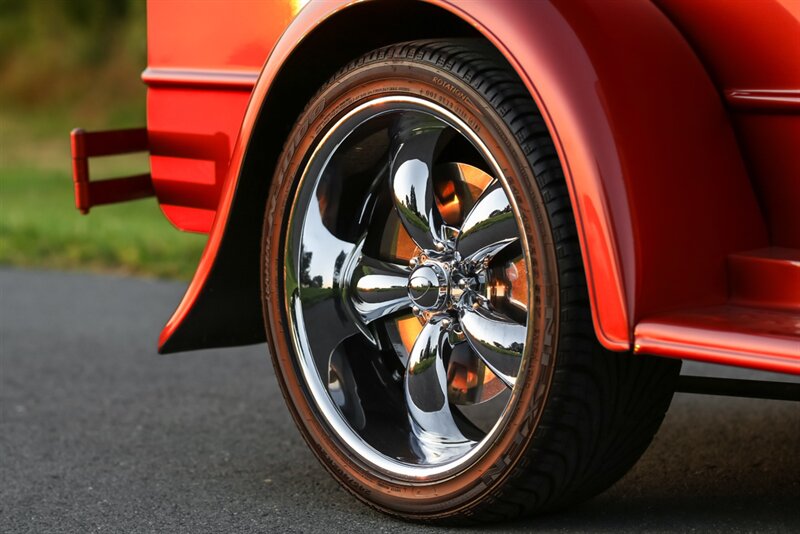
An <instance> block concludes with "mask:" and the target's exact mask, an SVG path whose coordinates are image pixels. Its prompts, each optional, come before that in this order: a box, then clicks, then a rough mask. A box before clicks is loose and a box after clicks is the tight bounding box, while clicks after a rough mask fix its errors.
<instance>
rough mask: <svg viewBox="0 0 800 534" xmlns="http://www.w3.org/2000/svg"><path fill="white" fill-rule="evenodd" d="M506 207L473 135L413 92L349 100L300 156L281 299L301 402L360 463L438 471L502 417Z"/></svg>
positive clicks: (519, 324) (509, 230)
mask: <svg viewBox="0 0 800 534" xmlns="http://www.w3.org/2000/svg"><path fill="white" fill-rule="evenodd" d="M517 221H518V219H517V217H516V216H515V211H514V207H513V205H512V203H511V201H510V200H509V195H508V193H507V191H506V189H505V188H504V186H503V177H502V176H501V174H500V172H499V170H498V167H497V163H496V162H495V161H494V159H493V157H492V156H491V154H489V153H488V152H487V151H486V148H485V147H484V146H483V144H482V142H481V141H480V139H478V138H477V137H476V136H474V135H473V134H472V133H471V132H470V131H469V128H468V127H467V126H466V125H465V124H464V123H463V122H462V121H461V120H460V119H458V118H457V117H456V116H455V115H453V114H452V113H450V112H449V111H447V110H446V109H444V108H442V107H441V106H438V105H436V104H434V103H431V102H428V101H425V100H422V99H419V98H414V97H409V96H402V97H384V98H379V99H374V100H371V101H369V102H366V103H364V104H363V105H361V106H358V107H356V108H354V109H353V110H351V111H350V112H349V113H347V114H346V115H344V116H343V117H342V118H340V119H339V120H338V121H337V122H336V124H335V125H333V126H332V128H331V129H330V130H329V131H328V133H327V135H326V138H325V141H324V143H323V144H321V145H320V146H319V148H318V149H317V150H316V151H315V152H314V153H313V155H312V156H311V158H310V159H309V160H308V162H307V164H306V167H305V169H304V171H303V178H302V181H301V183H300V187H299V188H298V191H297V193H296V195H295V197H294V199H293V203H292V216H291V218H290V221H289V227H288V240H287V247H286V251H285V260H284V261H285V273H286V274H285V283H286V299H287V303H286V305H287V308H288V309H289V310H290V324H291V329H292V335H293V339H294V342H295V343H296V347H295V348H296V350H297V352H298V354H299V360H300V361H299V364H300V366H301V368H302V371H303V377H304V379H305V380H306V381H307V383H308V386H309V389H310V391H311V392H312V393H313V395H314V400H315V402H316V403H317V404H318V405H319V408H320V411H321V412H322V413H323V414H324V415H325V417H326V418H327V423H328V424H329V425H330V426H331V427H332V428H334V429H336V431H337V433H338V434H339V435H340V437H341V438H342V439H343V440H344V441H345V442H346V443H347V444H348V446H349V447H351V448H352V449H353V450H354V451H356V452H357V453H359V454H360V455H361V456H362V459H363V460H364V461H366V462H368V463H370V464H373V465H375V466H378V467H381V468H383V469H386V470H387V471H389V472H393V473H396V474H406V475H409V476H419V475H422V474H424V473H425V469H426V468H432V467H436V468H438V470H440V471H441V470H442V469H443V468H446V467H448V465H449V464H452V463H454V462H458V461H461V460H464V459H465V458H467V457H468V456H469V455H470V454H471V453H473V452H474V451H476V450H478V449H480V445H481V443H482V442H484V441H485V440H486V437H487V436H488V435H490V434H491V431H492V429H493V428H495V427H496V426H497V423H498V422H499V421H500V420H501V419H502V416H503V414H504V412H505V408H506V406H507V404H508V401H509V399H510V398H511V393H512V391H513V388H514V383H515V380H516V378H517V375H518V374H519V371H520V368H521V366H522V364H523V356H524V354H525V350H524V349H525V340H526V336H527V330H528V327H527V315H528V314H527V307H526V303H527V300H528V280H527V276H526V272H527V269H526V267H525V265H526V261H525V257H524V252H523V247H522V245H521V240H520V236H521V227H520V225H519V223H518V222H517ZM376 389H378V390H380V389H382V390H383V392H382V394H376V393H378V392H377V391H376ZM387 399H393V401H394V402H391V403H390V402H387ZM478 405H485V406H480V407H479V408H477V409H476V407H477V406H478ZM388 436H391V439H387V437H388Z"/></svg>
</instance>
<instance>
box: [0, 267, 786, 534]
mask: <svg viewBox="0 0 800 534" xmlns="http://www.w3.org/2000/svg"><path fill="white" fill-rule="evenodd" d="M183 288H184V286H183V285H182V284H178V283H169V282H155V281H147V280H136V279H125V278H117V277H109V276H92V275H80V274H61V273H43V272H23V271H15V270H0V531H1V532H37V533H39V532H90V531H104V532H316V531H323V532H370V533H374V532H380V531H392V532H432V531H437V530H440V529H433V528H425V527H420V526H417V525H412V524H408V523H403V522H399V521H395V520H392V519H389V518H387V517H384V516H382V515H380V514H378V513H375V512H373V511H371V510H370V509H368V508H366V507H365V506H363V505H361V504H359V503H357V502H356V501H355V500H353V499H352V498H351V497H350V496H348V495H347V494H346V493H345V492H344V491H343V490H341V489H339V488H338V486H337V485H336V484H335V483H334V482H333V481H332V480H331V479H330V478H329V476H328V475H327V474H326V473H325V472H324V471H323V469H322V468H321V467H320V466H319V465H318V464H317V462H316V460H315V459H314V458H313V456H312V455H311V453H309V452H308V450H307V449H306V447H305V445H304V444H303V442H302V440H301V438H300V436H299V435H298V433H297V431H296V430H295V428H294V425H293V423H292V421H291V420H290V417H289V415H288V414H287V411H286V409H285V406H284V403H283V399H282V398H281V396H280V393H279V391H278V387H277V384H276V382H275V378H274V375H273V372H272V369H271V366H270V362H269V359H268V357H267V354H266V349H265V347H264V346H257V347H248V348H242V349H227V350H209V351H203V352H197V353H187V354H180V355H171V356H159V355H158V354H156V353H155V344H156V339H157V336H158V332H159V330H160V328H161V326H162V324H163V322H164V321H165V320H166V318H167V317H168V315H169V314H170V312H171V311H172V309H173V308H174V306H175V305H176V304H177V302H178V300H179V298H180V296H181V295H182V291H183ZM692 370H693V371H697V372H709V371H708V368H701V367H700V366H694V368H693V369H692ZM739 374H742V373H739ZM744 374H746V375H749V376H753V375H752V374H750V373H744ZM492 530H494V531H502V532H508V531H518V532H523V531H531V530H537V531H549V532H587V531H596V532H604V531H636V532H640V531H659V532H662V531H676V532H687V531H702V532H714V531H716V532H753V531H765V532H791V531H794V532H798V531H800V405H798V404H797V403H790V402H780V401H765V400H747V399H729V398H715V397H706V396H696V395H681V394H679V395H676V398H675V401H674V402H673V405H672V408H671V409H670V411H669V413H668V415H667V418H666V421H665V423H664V425H663V427H662V429H661V431H660V432H659V433H658V435H657V436H656V439H655V442H654V443H653V445H652V446H651V447H650V449H649V450H648V451H647V453H646V454H645V456H644V457H643V458H642V460H641V461H640V462H639V464H638V465H637V466H636V467H635V468H634V469H633V471H631V472H630V473H629V474H628V475H627V476H626V477H625V478H624V479H623V480H622V481H620V482H619V483H617V484H616V485H615V486H614V487H613V488H611V489H610V490H609V491H608V492H606V493H605V494H603V495H601V496H600V497H597V498H595V499H594V500H592V501H590V502H588V503H586V504H584V505H581V506H579V507H577V508H576V509H574V510H572V511H570V512H569V513H563V514H559V515H553V516H548V517H543V518H537V519H533V520H527V521H523V522H518V523H514V524H505V525H500V526H497V527H493V528H492V529H489V528H487V529H484V531H492ZM465 532H466V531H465Z"/></svg>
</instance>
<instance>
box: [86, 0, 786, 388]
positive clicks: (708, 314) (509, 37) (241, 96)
mask: <svg viewBox="0 0 800 534" xmlns="http://www.w3.org/2000/svg"><path fill="white" fill-rule="evenodd" d="M301 4H303V2H299V1H290V0H281V1H278V0H273V1H269V2H267V1H264V2H245V1H230V0H206V1H204V2H196V3H188V2H181V1H168V0H150V2H149V3H148V50H149V53H148V67H147V70H145V72H144V73H143V75H142V78H143V80H144V82H145V83H146V84H147V86H148V97H147V98H148V101H147V136H146V140H143V138H142V137H141V133H140V134H139V138H138V139H137V140H136V142H134V141H131V139H132V138H129V139H128V141H129V142H127V145H126V141H125V140H120V141H119V143H118V144H119V146H120V147H122V146H123V145H124V147H125V148H127V149H134V148H143V147H144V146H145V145H146V148H147V149H148V150H149V152H150V158H151V159H150V162H151V183H145V184H143V183H142V182H141V179H140V181H139V182H135V183H132V182H119V183H118V184H117V187H116V193H115V192H114V189H115V185H114V184H113V183H110V184H108V185H107V188H108V191H107V192H106V195H107V197H105V198H103V195H102V194H100V193H98V192H97V191H95V192H94V193H93V195H94V199H93V198H92V195H90V194H89V189H88V185H87V184H88V175H86V176H78V175H79V174H81V172H78V171H80V169H81V168H82V167H81V165H82V164H83V163H85V158H86V157H88V156H91V155H93V154H95V153H97V150H99V149H96V150H87V149H85V148H82V147H83V145H82V143H84V141H85V140H84V139H83V138H82V137H81V136H80V135H78V136H77V138H74V146H76V147H77V148H75V151H74V153H75V157H76V162H77V163H76V179H78V178H80V180H78V182H76V183H77V184H78V186H76V191H77V192H78V196H79V207H83V208H84V209H88V207H89V206H90V205H92V204H97V203H102V202H103V201H106V202H110V201H113V200H120V199H123V198H128V197H133V196H141V194H146V193H147V192H149V191H150V187H152V191H153V192H154V193H155V195H156V197H157V198H158V201H159V203H160V204H161V207H162V209H163V211H164V214H165V215H166V217H167V218H168V219H169V220H170V221H171V222H172V223H173V224H174V225H175V226H176V227H178V228H180V229H182V230H188V231H196V232H207V233H208V234H209V238H208V244H207V246H206V248H205V251H204V253H203V256H202V259H201V260H200V264H199V266H198V269H197V272H196V274H195V276H194V279H193V280H192V282H191V284H190V286H189V289H188V290H187V292H186V295H185V296H184V298H183V300H182V302H181V303H180V304H179V306H178V308H177V310H176V312H175V314H174V315H173V317H172V318H171V319H170V320H169V322H168V323H167V325H166V327H165V328H164V330H163V332H162V334H161V339H160V350H161V351H162V352H172V351H180V350H189V349H198V348H205V347H212V346H228V345H236V344H246V343H255V342H260V341H263V340H264V339H265V331H264V324H263V321H262V312H261V298H260V275H259V263H260V262H259V258H260V250H259V247H260V239H261V232H262V223H263V216H264V208H265V206H266V205H267V203H268V202H269V199H268V198H267V190H268V185H269V180H270V177H271V176H272V175H273V173H274V171H275V169H276V167H277V166H278V165H280V164H281V162H279V161H278V157H279V154H280V152H281V149H282V146H283V144H284V143H285V142H287V139H286V138H287V136H288V133H289V131H290V130H291V128H292V126H293V125H294V122H295V120H296V118H297V116H298V115H299V114H300V112H301V111H302V109H303V107H304V106H305V104H306V103H307V102H308V100H309V99H310V98H311V97H312V96H313V94H314V93H315V92H316V90H317V88H318V87H319V86H321V85H322V84H323V83H324V82H325V80H327V79H328V78H329V77H330V76H331V75H332V74H333V73H335V72H336V71H337V70H338V69H339V68H340V67H342V66H343V65H345V64H347V62H348V61H350V60H351V59H353V58H356V57H358V56H359V55H360V54H363V53H364V52H367V51H369V50H371V49H374V48H376V47H379V46H382V45H386V44H389V43H393V42H399V41H405V40H410V39H418V38H427V37H435V38H441V37H461V36H483V37H485V38H486V39H488V40H489V41H491V43H492V44H493V45H494V46H495V47H496V48H497V49H498V50H499V51H500V52H501V53H502V54H503V55H504V56H505V57H506V59H507V60H508V61H509V63H510V64H511V65H512V67H513V68H514V69H515V70H516V72H517V73H518V75H519V77H520V79H521V80H522V81H523V82H524V84H525V86H526V87H527V88H528V90H529V91H530V95H531V97H532V98H533V99H534V100H535V102H536V104H537V106H538V108H539V109H540V110H541V112H542V114H543V115H544V117H545V120H546V122H547V125H548V128H549V130H550V133H551V136H552V137H553V139H554V141H555V143H556V146H557V150H558V155H559V157H560V160H561V163H562V166H563V168H564V171H565V174H566V178H567V184H568V186H569V188H570V196H571V199H572V205H573V208H574V211H575V219H576V221H577V224H578V231H579V234H580V242H581V248H582V253H583V259H584V264H585V266H586V272H587V277H588V282H589V291H590V297H591V304H592V315H593V321H594V327H595V332H596V334H597V337H598V339H599V340H600V342H601V343H602V344H603V345H604V346H606V347H607V348H609V349H612V350H617V351H632V352H633V353H634V354H635V353H637V352H641V353H647V354H655V355H663V356H670V357H677V358H686V359H696V360H703V361H708V362H714V363H722V364H729V365H737V366H745V367H751V368H756V369H763V370H770V371H777V372H784V373H795V374H800V209H799V208H800V150H798V148H799V147H800V2H798V1H797V0H761V1H753V2H728V1H725V0H702V1H695V0H655V1H646V0H641V1H633V2H596V1H590V0H546V1H545V0H543V1H537V2H520V1H516V0H499V1H492V2H458V1H455V0H431V1H425V2H409V1H404V2H400V1H392V0H374V1H364V2H354V1H349V0H329V1H324V2H323V1H320V2H314V1H312V2H309V3H308V4H307V5H304V6H303V5H301ZM105 139H110V138H109V137H106V138H105ZM86 140H88V138H87V139H86ZM288 142H292V140H291V139H290V140H289V141H288ZM137 143H138V144H137ZM95 144H96V145H97V146H99V145H100V144H102V138H100V137H98V138H97V139H96V140H95ZM111 144H113V143H111ZM106 148H107V150H106V153H108V152H109V151H112V152H113V151H114V148H113V147H111V146H109V147H106ZM81 184H82V185H81ZM95 185H96V184H95ZM109 191H110V192H109ZM81 202H82V203H83V204H82V205H81ZM632 357H636V356H635V355H634V356H632Z"/></svg>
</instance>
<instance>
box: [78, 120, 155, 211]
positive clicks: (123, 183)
mask: <svg viewBox="0 0 800 534" xmlns="http://www.w3.org/2000/svg"><path fill="white" fill-rule="evenodd" d="M70 140H71V145H72V181H73V182H74V185H75V207H76V208H78V209H79V210H80V212H81V213H83V214H84V215H86V214H87V213H89V208H91V207H92V206H100V205H102V204H114V203H117V202H125V201H128V200H136V199H139V198H145V197H150V196H153V195H155V191H154V190H153V181H152V179H151V177H150V174H139V175H136V176H126V177H124V178H112V179H108V180H99V181H95V182H92V181H91V180H90V179H89V158H92V157H97V156H113V155H117V154H131V153H134V152H147V151H148V150H149V145H148V141H147V128H134V129H130V130H108V131H104V132H85V131H84V130H82V129H80V128H76V129H74V130H72V132H71V133H70Z"/></svg>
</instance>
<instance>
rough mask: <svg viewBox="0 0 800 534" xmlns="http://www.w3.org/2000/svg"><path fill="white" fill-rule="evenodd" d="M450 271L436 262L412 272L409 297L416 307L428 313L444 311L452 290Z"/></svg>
mask: <svg viewBox="0 0 800 534" xmlns="http://www.w3.org/2000/svg"><path fill="white" fill-rule="evenodd" d="M448 271H449V270H448V269H444V268H442V266H441V265H439V264H437V263H434V262H428V263H425V264H423V265H420V266H419V267H417V268H416V269H414V270H413V271H411V275H410V276H409V277H408V297H409V298H410V299H411V301H412V302H413V303H414V305H416V306H417V307H418V308H420V309H422V310H426V311H434V310H442V309H444V308H445V307H446V305H447V295H448V293H449V289H450V280H449V278H450V277H449V273H448Z"/></svg>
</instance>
